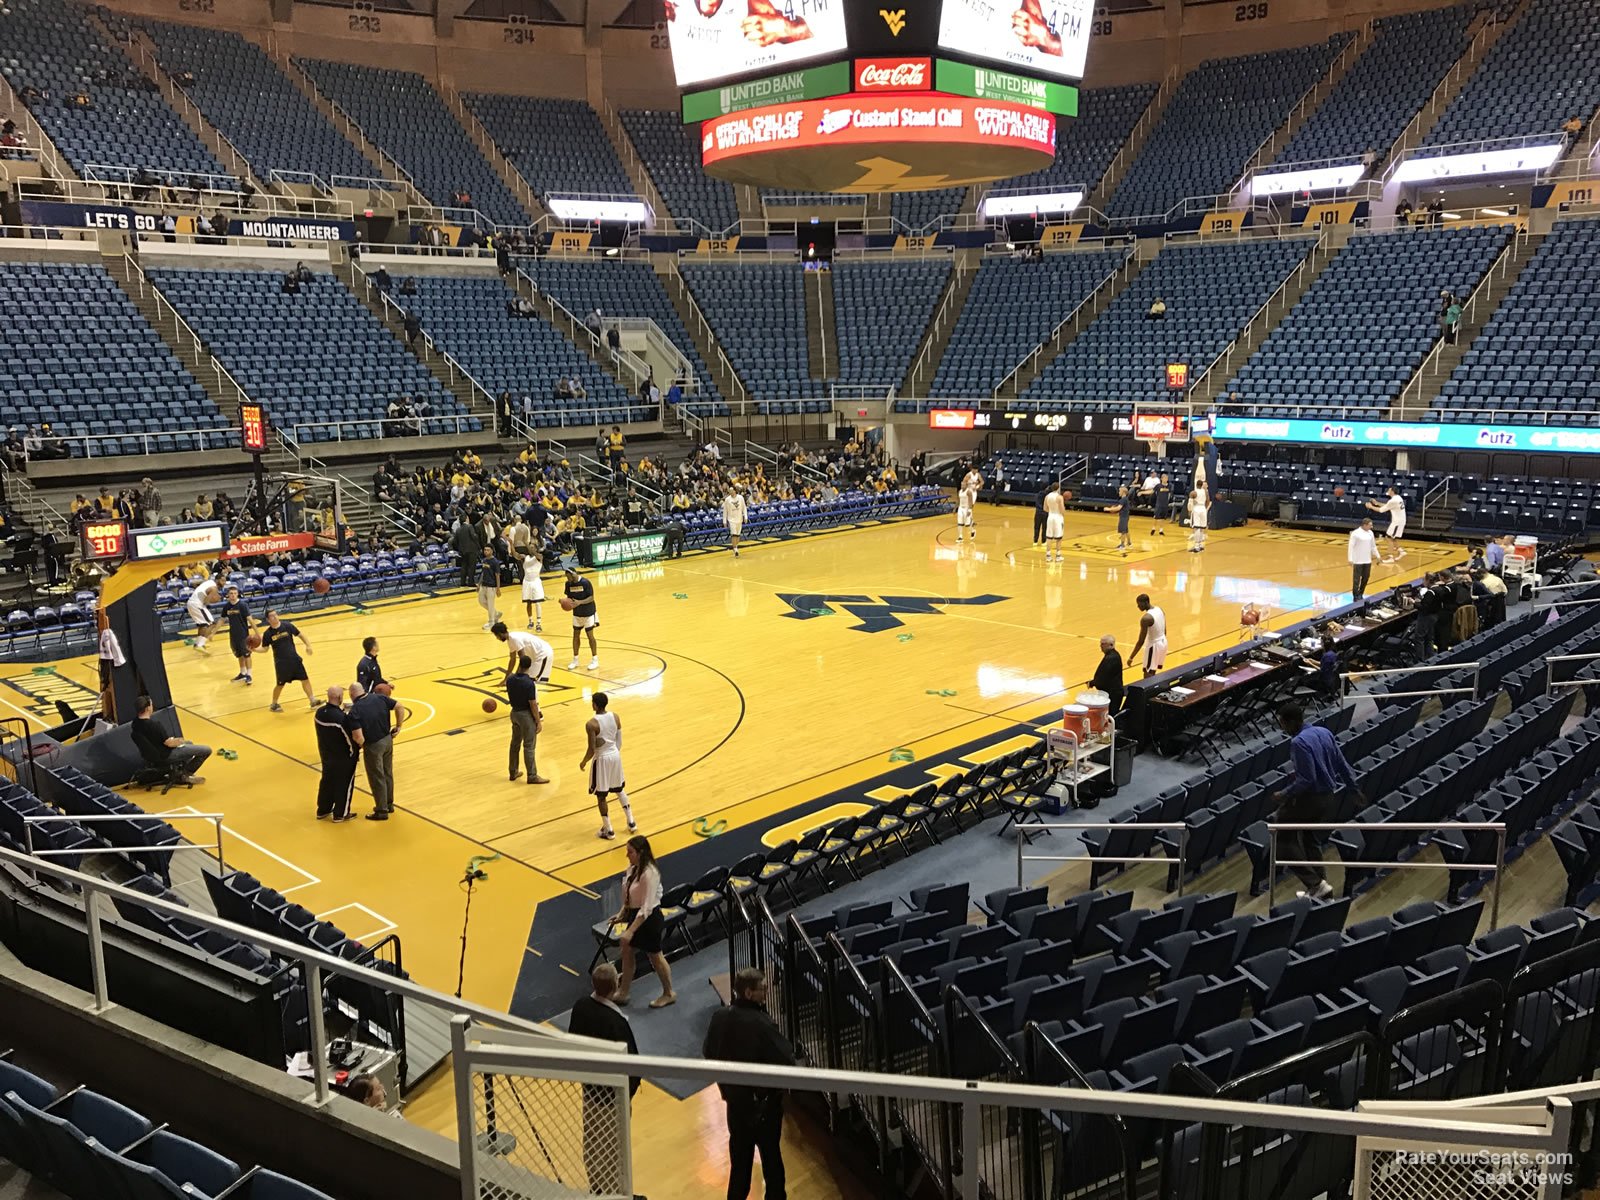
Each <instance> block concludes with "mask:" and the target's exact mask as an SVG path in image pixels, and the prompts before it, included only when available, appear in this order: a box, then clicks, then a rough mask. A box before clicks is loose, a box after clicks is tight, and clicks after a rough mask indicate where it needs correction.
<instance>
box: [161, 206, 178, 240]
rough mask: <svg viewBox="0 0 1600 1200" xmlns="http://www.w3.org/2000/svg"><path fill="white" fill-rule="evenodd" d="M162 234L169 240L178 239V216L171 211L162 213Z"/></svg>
mask: <svg viewBox="0 0 1600 1200" xmlns="http://www.w3.org/2000/svg"><path fill="white" fill-rule="evenodd" d="M161 236H162V237H163V238H164V239H165V240H167V241H169V242H176V241H177V240H178V218H177V217H175V216H173V215H172V214H171V213H170V212H164V213H162V214H161Z"/></svg>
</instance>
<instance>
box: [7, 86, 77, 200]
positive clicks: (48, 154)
mask: <svg viewBox="0 0 1600 1200" xmlns="http://www.w3.org/2000/svg"><path fill="white" fill-rule="evenodd" d="M0 100H3V101H5V102H6V105H7V109H8V111H9V112H10V114H11V117H12V119H13V120H15V121H16V122H17V123H18V124H19V125H20V126H21V127H22V132H23V136H24V137H25V138H30V137H31V138H32V139H33V140H32V141H31V142H30V143H29V144H28V145H25V146H17V147H12V149H16V150H31V151H33V158H34V161H35V162H37V163H39V164H40V165H41V166H42V167H44V169H45V171H47V172H48V173H49V174H50V176H51V177H52V178H53V179H55V180H57V181H58V182H67V181H69V180H70V179H72V178H74V177H75V176H76V172H75V171H72V170H71V168H70V166H69V167H66V168H63V166H62V161H61V156H60V155H59V154H58V153H57V152H56V149H55V142H54V141H52V140H51V138H50V135H49V134H47V133H46V132H45V131H44V126H42V125H40V124H39V121H38V118H36V117H35V116H34V115H33V112H32V110H31V109H29V108H28V106H27V105H26V104H24V103H23V102H22V98H21V97H20V96H18V95H17V93H16V92H15V91H14V90H13V89H12V87H11V83H10V81H9V80H7V79H6V78H5V77H4V76H3V75H0Z"/></svg>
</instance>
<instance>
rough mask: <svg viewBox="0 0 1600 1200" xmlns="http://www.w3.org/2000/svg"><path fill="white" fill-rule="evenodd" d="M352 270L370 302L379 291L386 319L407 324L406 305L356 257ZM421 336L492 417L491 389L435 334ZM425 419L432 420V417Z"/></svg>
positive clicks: (433, 352) (422, 333)
mask: <svg viewBox="0 0 1600 1200" xmlns="http://www.w3.org/2000/svg"><path fill="white" fill-rule="evenodd" d="M350 272H351V277H352V278H353V279H356V280H359V281H360V283H361V286H362V287H363V288H364V289H365V298H366V299H367V300H368V301H369V302H370V301H371V300H372V297H373V293H374V292H376V293H377V295H378V297H379V299H380V300H381V303H382V307H383V315H384V319H385V320H395V321H398V322H400V324H401V325H404V324H405V319H406V309H405V307H404V306H402V305H401V304H400V303H399V302H398V301H396V300H395V299H394V298H393V297H392V296H390V295H389V293H388V292H386V291H384V290H383V289H382V288H381V287H379V286H378V285H377V284H375V283H373V282H372V279H371V277H370V276H369V275H368V274H367V272H366V270H365V268H363V267H362V266H361V264H360V263H359V262H356V261H355V260H354V259H352V260H351V261H350ZM391 310H392V311H391ZM421 336H422V340H423V344H424V345H426V346H427V348H428V352H429V353H430V354H434V355H437V356H438V357H439V358H441V359H443V360H444V364H445V369H446V370H447V371H448V372H449V374H450V382H451V383H452V384H454V383H456V382H458V381H460V380H465V381H466V382H467V384H468V387H469V389H470V391H471V393H472V395H473V397H474V398H475V399H478V400H479V401H480V402H481V403H482V404H483V406H484V412H485V413H486V414H488V415H489V417H490V419H492V417H493V413H494V397H493V396H492V395H490V394H489V389H488V388H486V387H484V386H483V384H481V383H479V382H478V380H477V378H476V377H475V376H473V374H472V373H471V372H470V371H468V370H467V369H466V368H465V367H464V366H462V365H461V364H460V363H459V362H457V361H456V357H455V355H453V354H451V353H450V352H449V351H448V350H446V349H445V348H444V347H443V346H441V345H439V344H438V343H437V342H435V341H434V340H433V335H432V334H430V333H429V332H428V331H427V330H426V329H424V330H422V331H421ZM423 419H424V420H431V419H432V418H423Z"/></svg>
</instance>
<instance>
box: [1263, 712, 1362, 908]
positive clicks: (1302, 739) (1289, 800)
mask: <svg viewBox="0 0 1600 1200" xmlns="http://www.w3.org/2000/svg"><path fill="white" fill-rule="evenodd" d="M1278 724H1279V725H1280V726H1281V727H1282V728H1283V731H1284V732H1285V733H1287V734H1288V735H1289V758H1290V761H1291V762H1292V764H1293V766H1294V778H1293V779H1291V780H1290V781H1289V784H1288V786H1287V787H1285V788H1284V789H1283V790H1282V791H1281V792H1279V793H1278V811H1277V812H1276V813H1275V814H1274V817H1275V819H1276V820H1277V821H1279V822H1282V823H1284V824H1306V825H1320V824H1324V823H1326V822H1327V821H1328V819H1329V818H1330V817H1331V816H1332V815H1333V798H1334V794H1335V793H1336V792H1339V791H1341V790H1342V789H1343V788H1345V787H1349V788H1352V789H1355V790H1356V791H1358V792H1359V790H1360V787H1361V785H1360V783H1359V782H1358V781H1357V780H1356V773H1355V772H1354V771H1352V770H1351V769H1350V764H1349V762H1347V761H1346V760H1345V757H1344V751H1342V750H1340V749H1339V743H1338V742H1337V741H1336V740H1335V739H1334V736H1333V734H1332V733H1330V732H1328V730H1327V729H1325V728H1323V727H1322V726H1321V725H1307V724H1306V714H1305V710H1304V709H1303V708H1301V707H1300V706H1299V705H1298V704H1285V705H1284V706H1283V707H1282V708H1280V709H1279V710H1278ZM1278 858H1279V860H1280V861H1284V862H1296V863H1311V864H1313V865H1311V866H1301V867H1290V868H1289V870H1290V871H1292V872H1294V874H1296V875H1298V876H1299V877H1300V878H1301V879H1302V880H1304V881H1305V885H1306V890H1305V891H1303V892H1301V893H1300V895H1302V896H1307V895H1309V896H1310V897H1311V898H1312V899H1313V900H1326V899H1328V898H1329V897H1330V896H1332V895H1333V885H1332V884H1331V883H1329V882H1328V875H1327V872H1325V871H1324V870H1323V869H1322V867H1321V866H1320V865H1317V864H1320V861H1321V859H1322V848H1321V847H1320V846H1318V845H1317V835H1316V832H1315V831H1312V830H1289V831H1287V832H1285V833H1283V834H1282V835H1280V836H1279V838H1278Z"/></svg>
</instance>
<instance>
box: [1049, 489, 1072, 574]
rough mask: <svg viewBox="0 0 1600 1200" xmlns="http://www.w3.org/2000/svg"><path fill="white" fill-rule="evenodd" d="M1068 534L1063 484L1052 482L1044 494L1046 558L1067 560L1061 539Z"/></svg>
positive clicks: (1053, 560) (1051, 560)
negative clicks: (1062, 492)
mask: <svg viewBox="0 0 1600 1200" xmlns="http://www.w3.org/2000/svg"><path fill="white" fill-rule="evenodd" d="M1066 534H1067V502H1066V501H1065V500H1063V499H1062V498H1061V484H1060V483H1052V484H1051V485H1050V490H1049V491H1048V492H1046V493H1045V496H1044V560H1045V562H1055V561H1060V562H1066V561H1067V558H1066V555H1064V554H1062V553H1061V539H1062V538H1063V537H1065V536H1066Z"/></svg>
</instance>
